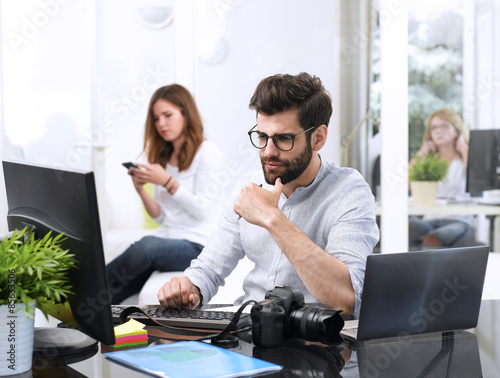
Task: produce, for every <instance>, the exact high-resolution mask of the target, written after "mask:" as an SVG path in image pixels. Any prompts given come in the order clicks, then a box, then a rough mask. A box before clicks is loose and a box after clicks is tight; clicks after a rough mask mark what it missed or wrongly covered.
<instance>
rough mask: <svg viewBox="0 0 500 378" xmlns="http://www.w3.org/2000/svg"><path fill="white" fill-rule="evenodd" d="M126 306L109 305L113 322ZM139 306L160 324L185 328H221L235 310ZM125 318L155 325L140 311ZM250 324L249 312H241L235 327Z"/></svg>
mask: <svg viewBox="0 0 500 378" xmlns="http://www.w3.org/2000/svg"><path fill="white" fill-rule="evenodd" d="M128 307H130V306H123V305H112V306H111V313H112V314H113V322H114V323H120V314H121V313H122V311H123V310H125V309H126V308H128ZM139 308H140V309H141V310H143V311H144V312H145V313H146V314H148V315H149V316H151V317H152V318H153V319H154V320H156V321H157V322H159V323H161V324H164V325H167V326H175V327H185V328H205V329H214V330H222V329H224V328H226V326H227V325H228V324H229V322H230V321H231V319H232V318H233V316H234V315H235V312H229V311H212V310H210V311H207V310H185V309H166V308H163V307H161V306H158V307H156V306H155V307H139ZM127 318H128V319H135V320H137V321H140V322H141V323H144V324H146V325H155V323H154V322H153V321H151V319H149V318H148V317H147V316H146V315H144V314H142V313H140V312H134V313H131V314H130V315H128V317H127ZM250 324H251V318H250V314H241V316H240V320H239V322H238V326H237V329H238V330H240V329H243V328H246V327H247V326H249V325H250Z"/></svg>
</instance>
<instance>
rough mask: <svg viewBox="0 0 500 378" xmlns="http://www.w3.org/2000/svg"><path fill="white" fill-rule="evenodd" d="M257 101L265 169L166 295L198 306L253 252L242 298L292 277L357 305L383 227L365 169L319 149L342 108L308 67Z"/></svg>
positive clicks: (352, 307)
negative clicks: (330, 158)
mask: <svg viewBox="0 0 500 378" xmlns="http://www.w3.org/2000/svg"><path fill="white" fill-rule="evenodd" d="M250 108H251V109H254V110H255V111H256V114H257V124H256V125H255V126H254V127H252V128H251V129H250V131H249V132H248V134H249V136H250V141H251V143H252V145H253V146H254V147H256V148H257V149H258V150H259V152H260V159H261V163H262V172H261V171H259V172H254V173H252V174H249V175H248V176H246V177H245V178H244V180H243V182H242V183H241V185H239V186H238V188H237V189H236V191H235V193H234V196H233V197H232V198H231V199H230V200H229V201H228V204H227V205H226V208H225V211H224V214H223V216H222V219H221V221H220V223H219V227H218V230H217V232H216V233H215V234H214V235H213V237H212V238H211V240H210V242H209V243H208V244H207V246H206V247H205V248H204V250H203V251H202V252H201V253H200V255H199V256H198V258H197V259H195V260H193V261H192V262H191V266H190V267H189V268H188V269H187V270H186V271H185V272H184V274H185V275H184V276H182V277H180V278H178V277H174V278H172V279H171V280H170V281H169V282H167V283H165V284H164V285H163V287H162V288H160V290H159V292H158V299H159V301H160V303H161V304H162V305H163V306H164V307H170V308H178V307H186V308H188V309H193V308H196V307H198V306H200V305H201V304H202V303H203V302H205V303H206V302H208V301H209V300H210V299H211V298H212V297H213V296H214V295H215V294H216V292H217V290H218V287H219V286H221V285H224V279H225V277H227V276H228V275H229V273H231V271H232V270H233V269H234V268H235V267H236V265H237V263H238V261H239V260H240V259H241V258H243V257H244V256H247V257H248V258H249V259H250V260H251V261H252V262H254V263H255V268H254V269H253V270H252V271H251V272H250V273H249V274H248V276H247V277H246V278H245V280H244V284H243V290H244V293H245V294H244V296H242V297H241V298H238V299H236V301H235V304H241V303H243V302H244V301H247V300H250V299H253V300H256V301H260V300H262V299H264V297H265V294H266V292H267V291H268V290H271V289H273V288H275V286H276V285H288V286H291V287H294V288H296V289H299V290H300V291H301V292H302V293H303V294H304V299H305V302H306V303H317V302H319V303H321V304H323V305H324V306H326V307H330V308H336V309H341V310H343V311H344V314H350V313H353V312H354V313H356V312H357V311H358V310H359V306H360V302H361V298H360V296H361V290H362V287H363V280H364V270H365V264H366V257H367V256H368V255H369V254H370V253H371V252H372V249H373V247H374V246H375V244H376V243H377V241H378V237H379V233H378V228H377V225H376V223H375V201H374V198H373V195H372V192H371V190H370V187H369V186H368V184H367V183H366V182H365V181H364V179H363V178H362V176H361V175H360V174H359V173H358V172H357V171H355V170H353V169H350V168H340V167H338V166H337V165H335V164H332V163H328V162H326V161H322V159H321V157H320V155H319V151H320V150H321V148H322V147H323V146H324V145H325V143H326V139H327V135H328V128H327V126H328V123H329V121H330V117H331V114H332V103H331V99H330V97H329V95H328V93H327V92H326V90H325V88H324V87H323V85H322V83H321V80H320V79H319V78H317V77H314V76H310V75H309V74H307V73H301V74H299V75H296V76H292V75H281V74H279V75H274V76H271V77H268V78H266V79H264V80H262V81H261V82H260V83H259V85H258V86H257V89H256V90H255V93H254V95H253V96H252V98H251V100H250ZM264 181H265V184H264Z"/></svg>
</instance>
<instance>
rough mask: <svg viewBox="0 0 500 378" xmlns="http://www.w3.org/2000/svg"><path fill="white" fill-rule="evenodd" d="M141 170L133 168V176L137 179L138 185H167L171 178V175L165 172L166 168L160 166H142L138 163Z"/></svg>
mask: <svg viewBox="0 0 500 378" xmlns="http://www.w3.org/2000/svg"><path fill="white" fill-rule="evenodd" d="M137 166H138V167H139V168H133V170H132V172H133V176H134V178H136V179H137V181H136V182H137V183H138V184H140V185H144V184H146V183H148V182H151V183H153V184H156V185H165V183H166V182H167V180H168V179H169V178H170V176H169V174H168V173H167V172H165V168H164V167H162V166H161V165H160V164H151V165H147V164H140V163H137ZM134 185H135V184H134Z"/></svg>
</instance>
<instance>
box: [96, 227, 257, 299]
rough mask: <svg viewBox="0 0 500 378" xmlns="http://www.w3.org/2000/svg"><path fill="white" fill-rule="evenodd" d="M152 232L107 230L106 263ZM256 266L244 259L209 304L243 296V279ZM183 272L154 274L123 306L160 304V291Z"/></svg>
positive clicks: (105, 244)
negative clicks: (171, 279) (158, 295)
mask: <svg viewBox="0 0 500 378" xmlns="http://www.w3.org/2000/svg"><path fill="white" fill-rule="evenodd" d="M151 231H152V230H148V229H141V230H107V231H106V235H105V242H104V250H105V258H106V263H108V262H110V261H111V260H113V259H114V258H115V257H117V256H118V255H119V254H121V253H122V252H123V251H125V250H126V249H127V248H128V247H129V246H130V245H131V244H132V243H134V242H135V241H137V240H139V239H141V238H142V237H143V236H145V235H148V234H149V233H151ZM253 266H254V264H253V263H252V262H251V261H250V260H248V259H247V258H246V257H245V258H244V259H242V260H241V261H240V262H239V264H238V266H237V267H236V268H235V270H234V271H233V272H232V273H231V274H230V275H229V276H228V277H227V278H226V283H225V285H224V287H221V288H219V291H218V292H217V294H216V295H215V296H214V297H213V298H212V300H211V301H210V302H209V303H211V304H232V303H233V302H234V300H235V299H236V298H238V297H239V296H240V295H242V294H243V289H242V287H243V279H244V278H245V276H246V275H247V273H248V272H250V270H252V269H253ZM181 275H182V272H159V271H156V272H153V274H152V275H151V277H150V278H149V279H148V281H147V282H146V283H145V285H144V286H143V288H142V290H141V292H140V293H139V294H138V295H133V296H131V297H129V298H127V299H126V300H125V301H124V302H123V304H127V305H140V306H143V305H148V304H158V298H157V293H158V289H159V288H160V287H161V286H162V285H163V284H164V283H165V282H166V281H168V280H170V278H171V277H173V276H181Z"/></svg>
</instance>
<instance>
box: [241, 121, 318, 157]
mask: <svg viewBox="0 0 500 378" xmlns="http://www.w3.org/2000/svg"><path fill="white" fill-rule="evenodd" d="M257 126H258V124H255V126H254V127H252V128H251V129H250V130H249V131H248V137H249V138H250V143H251V144H252V146H254V147H255V148H257V149H258V150H263V149H264V148H266V147H267V142H268V141H269V138H271V139H272V140H273V143H274V145H275V146H276V148H277V149H278V150H280V151H284V152H288V151H291V150H292V149H293V147H295V138H297V137H298V136H300V135H302V134H305V133H307V132H308V131H311V130H313V129H315V128H317V127H318V126H312V127H310V128H308V129H307V130H304V131H302V132H301V133H299V134H291V133H279V134H274V135H271V136H269V135H267V134H266V133H263V132H261V131H257V130H254V129H255V128H256V127H257ZM252 133H261V134H264V135H265V136H266V137H267V139H266V144H265V145H264V147H257V146H256V145H255V144H254V143H253V142H252ZM279 135H286V136H289V137H290V138H292V147H290V149H289V150H284V149H282V148H280V147H279V146H278V143H277V142H276V139H275V138H276V137H277V136H279Z"/></svg>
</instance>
